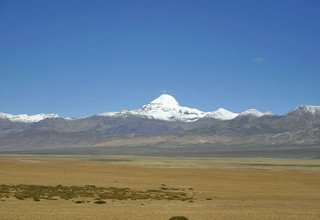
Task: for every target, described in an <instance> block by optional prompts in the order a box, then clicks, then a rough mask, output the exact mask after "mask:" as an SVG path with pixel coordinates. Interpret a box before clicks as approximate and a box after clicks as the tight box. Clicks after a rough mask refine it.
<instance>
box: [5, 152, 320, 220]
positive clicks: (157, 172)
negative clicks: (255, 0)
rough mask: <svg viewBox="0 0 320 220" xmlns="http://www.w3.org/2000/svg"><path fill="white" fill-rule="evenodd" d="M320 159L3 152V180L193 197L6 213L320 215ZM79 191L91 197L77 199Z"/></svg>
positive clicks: (12, 203) (40, 204) (34, 206)
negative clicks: (174, 193) (181, 194)
mask: <svg viewBox="0 0 320 220" xmlns="http://www.w3.org/2000/svg"><path fill="white" fill-rule="evenodd" d="M319 183H320V161H319V160H289V159H285V160H281V159H245V158H243V159H205V158H201V159H199V158H198V159H197V158H160V157H154V158H150V157H130V156H126V157H120V156H119V157H116V156H114V157H103V156H99V157H98V156H96V157H94V156H72V157H71V156H70V157H69V156H59V157H55V156H31V155H28V156H27V155H0V185H2V186H3V187H4V188H5V187H13V188H14V187H16V188H19V187H20V188H21V187H22V186H17V185H19V184H24V185H27V186H30V185H37V186H57V185H62V186H63V187H64V186H65V187H70V186H80V187H84V186H86V185H91V186H96V187H106V188H108V187H113V188H114V189H118V188H119V189H123V188H130V190H132V191H133V192H140V191H143V192H145V191H147V190H150V191H147V192H162V191H161V190H160V189H162V188H163V189H164V190H169V191H172V192H175V191H179V192H180V191H181V192H185V193H186V194H187V195H188V197H190V198H192V199H188V200H185V201H182V200H171V199H153V198H146V199H137V200H135V199H121V200H119V199H108V198H107V199H104V201H106V203H105V204H96V203H94V198H86V197H84V198H71V199H69V200H65V199H62V198H57V200H50V199H40V201H34V200H33V199H32V198H26V199H23V200H21V199H17V197H13V196H8V198H7V197H6V196H5V195H6V193H7V192H0V197H1V193H2V198H1V201H0V215H1V216H0V219H164V220H165V219H169V218H170V217H172V216H177V215H182V216H186V217H187V218H188V219H201V220H202V219H320V184H319ZM79 199H82V200H84V201H86V202H84V203H75V202H76V201H78V200H79Z"/></svg>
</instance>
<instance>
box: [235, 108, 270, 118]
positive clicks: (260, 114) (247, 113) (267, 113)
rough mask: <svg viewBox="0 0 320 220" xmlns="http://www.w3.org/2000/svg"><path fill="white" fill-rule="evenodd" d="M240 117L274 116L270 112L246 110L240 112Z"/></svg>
mask: <svg viewBox="0 0 320 220" xmlns="http://www.w3.org/2000/svg"><path fill="white" fill-rule="evenodd" d="M239 115H240V116H242V115H251V116H255V117H262V116H266V115H274V114H273V113H272V112H260V111H258V110H257V109H248V110H246V111H244V112H241V113H240V114H239Z"/></svg>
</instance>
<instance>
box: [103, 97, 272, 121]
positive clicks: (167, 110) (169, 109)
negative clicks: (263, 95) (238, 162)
mask: <svg viewBox="0 0 320 220" xmlns="http://www.w3.org/2000/svg"><path fill="white" fill-rule="evenodd" d="M271 114H272V113H271V112H265V113H263V112H259V111H257V110H255V109H249V110H247V111H245V112H242V113H240V114H239V113H234V112H231V111H228V110H226V109H223V108H219V109H218V110H216V111H213V112H203V111H200V110H198V109H195V108H188V107H184V106H180V105H179V103H178V102H177V100H176V99H175V98H174V97H172V96H170V95H167V94H162V95H161V96H159V97H158V98H156V99H155V100H153V101H152V102H150V103H149V104H147V105H144V106H142V108H140V109H136V110H123V111H120V112H106V113H102V114H100V115H102V116H109V117H127V116H140V117H146V118H153V119H158V120H165V121H184V122H193V121H197V120H199V119H200V118H214V119H218V120H231V119H234V118H235V117H237V116H238V115H254V116H256V117H261V116H264V115H271Z"/></svg>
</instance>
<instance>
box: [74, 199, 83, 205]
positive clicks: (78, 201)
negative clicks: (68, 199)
mask: <svg viewBox="0 0 320 220" xmlns="http://www.w3.org/2000/svg"><path fill="white" fill-rule="evenodd" d="M74 203H78V204H80V203H84V201H80V200H77V201H75V202H74Z"/></svg>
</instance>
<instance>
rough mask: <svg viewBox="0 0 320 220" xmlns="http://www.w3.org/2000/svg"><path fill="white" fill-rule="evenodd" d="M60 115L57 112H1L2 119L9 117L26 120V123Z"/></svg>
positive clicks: (17, 120)
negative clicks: (34, 113)
mask: <svg viewBox="0 0 320 220" xmlns="http://www.w3.org/2000/svg"><path fill="white" fill-rule="evenodd" d="M60 117H61V116H60V115H57V114H36V115H26V114H20V115H12V114H6V113H0V119H1V118H2V119H7V120H10V121H13V122H24V123H34V122H39V121H42V120H44V119H47V118H60Z"/></svg>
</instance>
